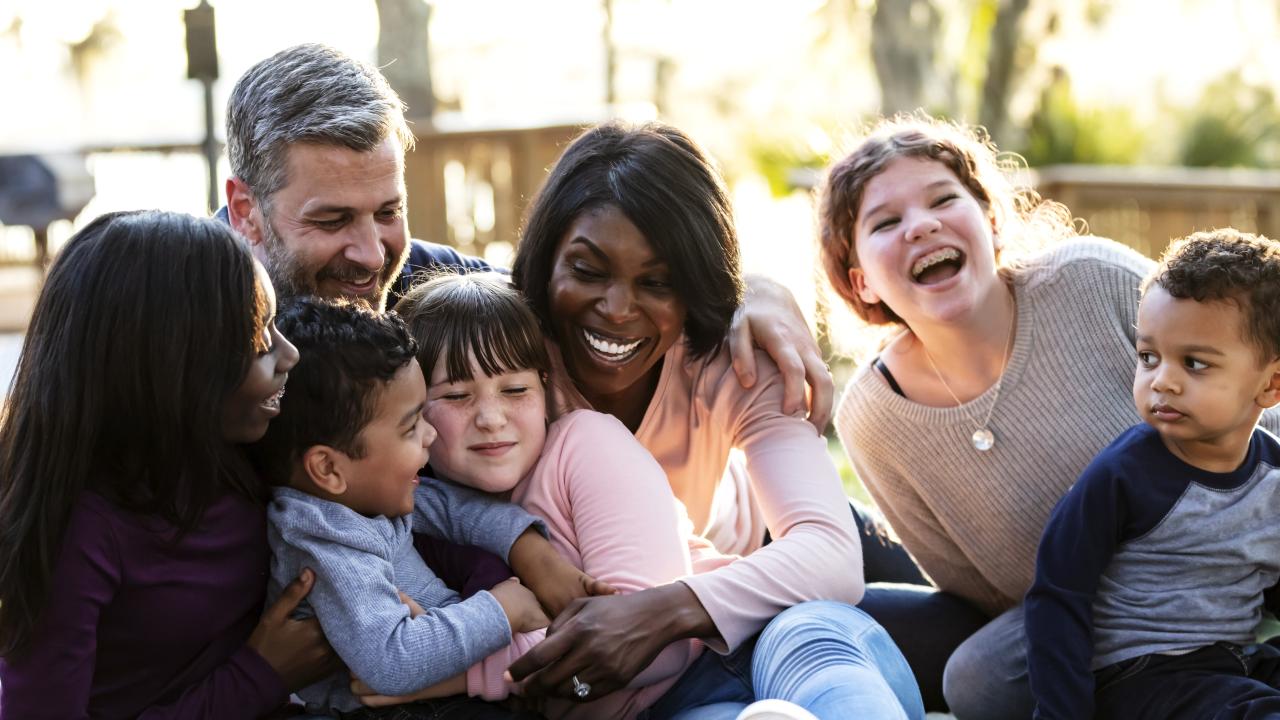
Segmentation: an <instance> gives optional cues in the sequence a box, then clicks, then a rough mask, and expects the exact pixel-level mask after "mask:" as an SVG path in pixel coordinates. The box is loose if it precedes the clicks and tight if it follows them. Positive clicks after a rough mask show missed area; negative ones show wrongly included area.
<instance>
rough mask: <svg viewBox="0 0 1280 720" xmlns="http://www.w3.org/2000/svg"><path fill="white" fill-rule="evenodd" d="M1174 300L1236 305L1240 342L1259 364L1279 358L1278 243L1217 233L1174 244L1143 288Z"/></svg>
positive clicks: (1223, 230)
mask: <svg viewBox="0 0 1280 720" xmlns="http://www.w3.org/2000/svg"><path fill="white" fill-rule="evenodd" d="M1152 285H1158V286H1160V287H1162V288H1164V290H1165V292H1167V293H1169V294H1170V295H1172V296H1173V297H1175V298H1183V299H1187V298H1189V299H1192V300H1195V301H1196V302H1206V301H1223V300H1225V301H1228V302H1234V303H1236V304H1237V305H1238V306H1239V307H1240V309H1241V311H1242V312H1243V313H1244V316H1245V337H1246V339H1247V340H1248V341H1249V342H1251V343H1253V344H1254V345H1255V346H1256V347H1257V349H1258V352H1259V355H1260V356H1261V357H1262V359H1263V360H1264V361H1270V360H1272V359H1274V358H1277V357H1280V243H1278V242H1276V241H1275V240H1271V239H1268V238H1266V237H1263V236H1261V235H1254V234H1252V233H1246V232H1241V231H1239V230H1236V229H1234V228H1221V229H1218V230H1209V231H1206V232H1197V233H1192V234H1191V235H1188V236H1187V237H1185V238H1182V239H1181V240H1178V241H1176V242H1174V243H1173V244H1172V245H1170V246H1169V247H1168V249H1166V250H1165V252H1164V254H1163V255H1162V256H1161V257H1160V264H1159V265H1158V266H1157V267H1156V269H1155V272H1154V273H1152V275H1151V276H1150V277H1149V278H1147V281H1146V282H1145V283H1143V286H1142V292H1143V294H1144V295H1145V294H1146V292H1147V290H1148V289H1150V287H1151V286H1152Z"/></svg>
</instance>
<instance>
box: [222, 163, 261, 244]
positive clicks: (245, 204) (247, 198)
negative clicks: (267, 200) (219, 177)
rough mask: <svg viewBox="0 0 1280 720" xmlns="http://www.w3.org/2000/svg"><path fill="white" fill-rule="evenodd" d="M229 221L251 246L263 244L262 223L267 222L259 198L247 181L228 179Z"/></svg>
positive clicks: (235, 178)
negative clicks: (263, 216)
mask: <svg viewBox="0 0 1280 720" xmlns="http://www.w3.org/2000/svg"><path fill="white" fill-rule="evenodd" d="M227 219H228V220H230V221H231V228H232V229H233V230H235V231H236V232H238V233H240V234H241V235H243V236H244V237H245V239H247V240H248V241H249V244H250V245H260V244H261V243H262V239H263V237H264V236H263V233H262V223H263V222H265V220H263V218H262V209H261V207H259V205H258V198H257V196H256V195H254V194H253V191H252V190H250V189H249V185H248V184H246V183H245V181H243V180H241V179H240V178H238V177H234V176H232V177H229V178H227Z"/></svg>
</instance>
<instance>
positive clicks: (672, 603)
mask: <svg viewBox="0 0 1280 720" xmlns="http://www.w3.org/2000/svg"><path fill="white" fill-rule="evenodd" d="M646 592H652V593H655V594H660V597H661V603H660V607H661V614H662V623H663V624H666V625H667V627H669V628H671V630H672V632H673V633H674V635H673V637H672V639H673V640H679V639H684V638H699V639H702V638H710V637H719V635H720V631H719V630H717V629H716V625H715V623H714V622H713V621H712V620H711V615H710V614H708V613H707V609H706V608H704V607H703V606H702V601H701V600H698V596H697V595H695V594H694V592H693V590H692V589H690V587H689V586H688V585H685V584H684V583H682V582H679V581H677V582H673V583H668V584H666V585H661V586H659V587H656V588H652V589H650V590H647V591H646Z"/></svg>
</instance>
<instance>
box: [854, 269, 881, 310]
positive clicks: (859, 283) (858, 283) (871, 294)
mask: <svg viewBox="0 0 1280 720" xmlns="http://www.w3.org/2000/svg"><path fill="white" fill-rule="evenodd" d="M849 286H850V287H851V288H853V294H854V295H857V296H858V297H859V298H860V299H861V300H862V302H864V303H866V304H868V305H875V304H877V303H879V302H880V296H879V295H877V294H876V291H875V290H872V289H871V288H869V287H867V276H866V274H865V273H863V272H862V268H856V267H851V268H849Z"/></svg>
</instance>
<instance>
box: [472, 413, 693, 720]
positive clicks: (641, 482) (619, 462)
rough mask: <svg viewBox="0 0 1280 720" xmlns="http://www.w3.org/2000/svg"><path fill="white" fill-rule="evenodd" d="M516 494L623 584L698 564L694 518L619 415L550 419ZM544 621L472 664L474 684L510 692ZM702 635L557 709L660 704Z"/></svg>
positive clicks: (593, 571) (632, 586)
mask: <svg viewBox="0 0 1280 720" xmlns="http://www.w3.org/2000/svg"><path fill="white" fill-rule="evenodd" d="M512 500H514V501H515V502H518V503H520V505H522V506H523V507H524V508H525V509H526V510H528V511H529V512H531V513H533V514H535V515H538V516H540V517H542V518H543V519H544V520H546V523H547V529H548V530H549V532H550V537H551V543H552V545H554V546H555V548H556V550H557V551H559V552H560V554H561V555H562V556H563V557H564V558H565V559H566V560H568V561H569V562H571V563H573V564H574V565H576V566H578V567H579V568H581V569H582V570H583V571H584V572H586V573H587V574H588V575H591V576H593V577H595V578H598V579H600V580H605V581H607V582H609V583H610V584H611V585H613V586H614V587H616V588H618V590H620V591H621V592H623V593H629V592H636V591H638V590H644V589H646V588H650V587H654V586H656V585H663V584H666V583H669V582H673V581H675V580H678V579H680V578H683V577H686V576H688V575H689V574H690V573H691V572H692V571H693V569H692V563H691V561H690V556H689V538H690V537H693V526H692V524H691V523H690V521H689V517H688V515H687V514H686V513H685V511H684V508H683V506H681V504H680V503H679V501H677V500H676V499H675V497H673V496H672V494H671V489H670V488H669V487H668V486H667V483H666V481H665V478H664V476H663V473H662V468H661V467H659V466H658V464H657V463H656V462H654V459H653V457H652V456H650V455H649V453H648V452H646V451H645V449H644V448H643V447H641V446H640V444H639V443H637V442H636V439H635V437H633V436H632V435H631V433H630V432H629V431H628V430H627V429H626V427H624V426H623V425H622V423H621V422H619V421H618V420H617V419H616V418H614V417H613V416H611V415H603V414H600V413H597V412H591V411H585V410H583V411H576V412H573V413H570V414H568V415H566V416H564V417H562V418H560V419H559V420H557V421H556V422H555V423H553V424H552V425H551V427H550V428H548V430H547V440H546V444H545V445H544V447H543V451H542V455H541V457H540V458H539V460H538V463H537V465H535V466H534V469H533V470H532V471H531V472H530V473H529V475H528V476H527V477H525V478H524V479H523V480H522V481H521V482H520V484H519V485H517V486H516V488H515V491H514V492H513V494H512ZM542 637H543V633H542V632H541V631H539V632H534V633H523V634H518V635H516V636H515V637H513V641H512V643H511V645H509V646H507V647H506V648H503V649H502V650H499V651H498V652H496V653H494V654H493V655H490V656H489V657H487V658H485V660H483V661H482V662H480V663H478V664H476V665H474V666H472V667H471V668H470V669H469V670H468V672H467V691H468V693H469V694H471V695H478V696H481V697H485V698H489V699H497V698H501V697H505V696H506V694H507V687H506V686H505V684H504V683H503V680H502V673H503V672H504V671H505V670H506V669H507V667H508V666H510V664H511V663H512V662H514V661H515V659H516V658H518V657H519V656H520V655H523V654H524V653H525V652H526V651H527V650H528V649H529V648H530V647H532V646H533V645H535V644H537V642H538V641H540V640H541V639H542ZM702 647H703V646H702V644H701V643H698V642H696V641H692V640H683V641H679V642H676V643H673V644H671V645H670V646H668V647H667V648H666V649H665V650H663V651H662V653H660V654H659V655H658V657H657V658H655V659H654V661H653V662H652V663H650V664H649V666H648V667H647V668H645V670H644V671H642V672H641V673H640V674H639V675H637V676H636V677H635V679H633V680H632V681H631V683H630V685H629V687H628V689H624V690H619V691H617V692H614V693H611V694H610V695H608V696H607V697H604V698H601V699H600V700H597V701H595V702H591V703H586V704H579V703H568V702H563V701H561V702H555V701H553V702H549V703H548V706H547V708H546V713H547V715H548V716H549V717H556V718H602V717H609V718H630V717H634V716H635V715H636V714H637V713H638V712H639V711H641V710H643V709H644V708H646V707H648V706H649V705H651V704H653V703H654V702H655V701H656V700H657V699H658V698H660V697H661V696H662V694H663V693H665V692H666V691H667V690H668V689H669V688H670V687H671V686H672V685H673V684H674V683H675V681H676V679H677V678H679V677H680V674H681V673H683V672H684V670H685V669H686V668H687V667H689V665H690V664H692V663H693V661H694V659H696V658H697V657H698V655H699V654H700V653H701V651H702Z"/></svg>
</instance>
